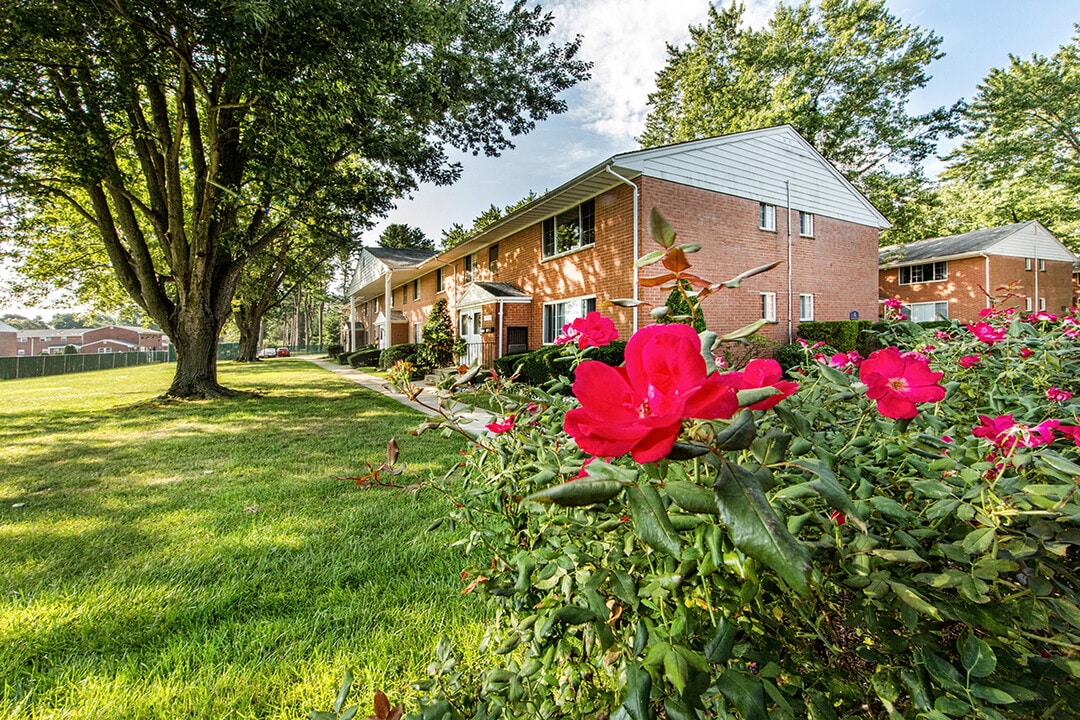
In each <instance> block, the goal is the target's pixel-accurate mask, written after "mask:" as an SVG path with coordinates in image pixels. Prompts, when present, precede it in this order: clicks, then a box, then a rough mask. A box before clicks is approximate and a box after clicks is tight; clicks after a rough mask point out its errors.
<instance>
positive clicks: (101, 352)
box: [97, 347, 112, 355]
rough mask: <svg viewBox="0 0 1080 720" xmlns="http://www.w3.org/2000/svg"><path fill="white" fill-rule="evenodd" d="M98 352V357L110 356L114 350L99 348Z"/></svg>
mask: <svg viewBox="0 0 1080 720" xmlns="http://www.w3.org/2000/svg"><path fill="white" fill-rule="evenodd" d="M97 351H98V355H108V354H110V353H112V348H111V347H101V348H98V349H97Z"/></svg>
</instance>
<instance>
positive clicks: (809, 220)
mask: <svg viewBox="0 0 1080 720" xmlns="http://www.w3.org/2000/svg"><path fill="white" fill-rule="evenodd" d="M799 234H800V235H802V236H803V237H814V213H808V212H803V211H802V210H800V211H799Z"/></svg>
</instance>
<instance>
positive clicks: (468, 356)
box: [461, 342, 495, 367]
mask: <svg viewBox="0 0 1080 720" xmlns="http://www.w3.org/2000/svg"><path fill="white" fill-rule="evenodd" d="M478 361H479V363H480V365H482V366H483V367H491V366H492V365H493V364H494V363H495V344H494V343H485V342H471V343H466V344H465V353H464V354H463V355H462V356H461V362H462V363H463V364H465V365H475V364H476V363H477V362H478Z"/></svg>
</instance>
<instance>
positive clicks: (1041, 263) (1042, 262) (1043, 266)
mask: <svg viewBox="0 0 1080 720" xmlns="http://www.w3.org/2000/svg"><path fill="white" fill-rule="evenodd" d="M1039 272H1046V261H1045V260H1039Z"/></svg>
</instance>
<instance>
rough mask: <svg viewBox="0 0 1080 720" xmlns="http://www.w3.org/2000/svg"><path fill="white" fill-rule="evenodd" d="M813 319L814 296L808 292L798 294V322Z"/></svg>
mask: <svg viewBox="0 0 1080 720" xmlns="http://www.w3.org/2000/svg"><path fill="white" fill-rule="evenodd" d="M813 319H814V296H813V295H812V294H810V293H803V294H800V295H799V322H808V321H810V320H813Z"/></svg>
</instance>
